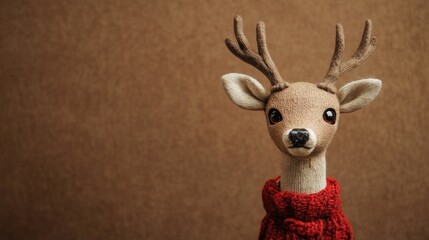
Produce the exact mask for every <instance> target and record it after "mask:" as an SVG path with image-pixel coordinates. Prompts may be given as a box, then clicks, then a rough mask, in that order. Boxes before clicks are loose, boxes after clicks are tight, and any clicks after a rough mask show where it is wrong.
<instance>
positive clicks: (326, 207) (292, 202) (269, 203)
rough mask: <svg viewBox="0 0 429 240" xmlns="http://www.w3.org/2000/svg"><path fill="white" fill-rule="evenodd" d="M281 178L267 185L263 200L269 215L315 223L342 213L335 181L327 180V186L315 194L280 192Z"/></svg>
mask: <svg viewBox="0 0 429 240" xmlns="http://www.w3.org/2000/svg"><path fill="white" fill-rule="evenodd" d="M279 179H280V177H277V178H274V179H271V180H268V181H267V182H266V183H265V186H264V189H263V192H262V198H263V202H264V208H265V210H266V211H267V213H268V214H270V215H272V216H273V217H278V218H283V219H286V218H294V219H297V220H301V221H313V220H316V219H322V218H327V217H329V216H331V215H332V214H334V213H337V212H338V211H341V201H340V199H339V195H340V187H339V185H338V182H337V181H336V180H335V179H331V178H327V186H326V188H325V189H323V190H322V191H320V192H317V193H313V194H298V193H293V192H287V191H280V183H279Z"/></svg>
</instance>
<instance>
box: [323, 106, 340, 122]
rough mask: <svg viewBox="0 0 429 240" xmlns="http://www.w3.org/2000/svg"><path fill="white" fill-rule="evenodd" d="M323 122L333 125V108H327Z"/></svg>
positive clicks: (335, 118)
mask: <svg viewBox="0 0 429 240" xmlns="http://www.w3.org/2000/svg"><path fill="white" fill-rule="evenodd" d="M323 120H325V122H327V123H329V124H332V125H334V124H335V121H336V120H337V114H336V113H335V110H334V109H333V108H328V109H326V110H325V112H324V113H323Z"/></svg>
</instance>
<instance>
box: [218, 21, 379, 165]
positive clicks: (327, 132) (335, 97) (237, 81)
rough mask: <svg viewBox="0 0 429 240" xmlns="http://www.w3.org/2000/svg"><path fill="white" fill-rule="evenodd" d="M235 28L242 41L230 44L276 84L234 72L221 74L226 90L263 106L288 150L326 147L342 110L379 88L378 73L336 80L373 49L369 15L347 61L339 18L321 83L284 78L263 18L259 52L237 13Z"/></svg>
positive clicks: (242, 101)
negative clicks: (270, 47) (337, 83)
mask: <svg viewBox="0 0 429 240" xmlns="http://www.w3.org/2000/svg"><path fill="white" fill-rule="evenodd" d="M234 32H235V36H236V39H237V42H238V46H237V44H235V43H234V42H233V41H232V40H231V39H229V38H227V39H226V40H225V43H226V45H227V47H228V49H229V50H230V51H231V52H232V53H233V54H234V55H236V56H237V57H238V58H240V59H242V60H243V61H245V62H247V63H249V64H251V65H253V66H255V67H256V68H257V69H259V70H260V71H261V72H262V73H264V74H265V76H267V78H268V79H269V80H270V82H271V84H272V87H271V93H270V94H269V93H267V91H266V90H265V89H264V87H263V86H262V85H261V84H260V83H259V82H258V81H257V80H256V79H254V78H252V77H250V76H247V75H244V74H239V73H230V74H227V75H224V76H223V77H222V81H223V86H224V88H225V91H226V93H227V94H228V96H229V97H230V98H231V100H232V101H233V102H234V103H235V104H236V105H238V106H239V107H241V108H244V109H248V110H263V111H264V113H265V116H266V119H267V126H268V131H269V133H270V136H271V138H272V139H273V141H274V143H275V144H276V145H277V147H278V148H279V149H280V150H281V151H282V152H284V153H285V154H289V155H292V156H296V157H303V156H309V155H312V154H318V153H320V152H323V151H325V150H326V148H327V147H328V145H329V143H330V141H331V139H332V137H333V135H334V134H335V132H336V130H337V126H338V122H339V115H340V113H347V112H353V111H356V110H358V109H360V108H362V107H364V106H366V105H367V104H369V103H370V102H371V101H372V100H373V99H374V98H375V97H376V96H377V94H378V92H379V90H380V88H381V81H380V80H377V79H362V80H358V81H354V82H351V83H348V84H346V85H345V86H343V87H342V88H341V89H339V90H338V91H337V89H336V88H335V86H334V83H335V81H336V80H337V79H338V78H339V76H340V75H341V74H343V73H344V72H346V71H349V70H351V69H353V68H355V67H357V66H358V65H359V64H360V63H362V62H363V61H364V60H365V59H366V58H367V57H368V56H369V55H370V54H371V53H372V52H373V50H374V49H375V44H376V41H375V38H373V37H371V21H370V20H367V21H366V24H365V30H364V33H363V36H362V41H361V43H360V45H359V47H358V49H357V51H356V52H355V54H354V55H353V57H352V58H351V59H350V60H348V61H344V62H341V60H340V57H341V54H342V52H343V48H344V34H343V29H342V26H341V25H340V24H337V31H336V34H337V35H336V45H335V52H334V56H333V57H332V61H331V65H330V68H329V70H328V73H327V74H326V76H325V79H324V81H323V82H322V83H319V84H317V85H315V84H312V83H306V82H297V83H288V82H285V81H284V80H283V79H282V77H281V76H280V74H279V72H278V71H277V68H276V66H275V64H274V62H273V61H272V59H271V56H270V54H269V52H268V48H267V45H266V40H265V26H264V23H262V22H259V23H258V24H257V28H256V38H257V43H258V44H257V45H258V53H256V52H254V51H253V50H252V49H251V48H250V46H249V43H248V41H247V39H246V37H245V35H244V33H243V23H242V20H241V17H239V16H236V17H235V18H234Z"/></svg>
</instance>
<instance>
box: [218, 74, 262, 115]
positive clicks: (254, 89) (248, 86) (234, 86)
mask: <svg viewBox="0 0 429 240" xmlns="http://www.w3.org/2000/svg"><path fill="white" fill-rule="evenodd" d="M221 79H222V83H223V87H224V89H225V92H226V94H228V96H229V98H230V99H231V100H232V101H233V102H234V103H235V104H236V105H237V106H239V107H241V108H243V109H247V110H264V109H265V105H266V103H267V101H268V97H269V94H268V93H267V91H266V90H265V88H264V87H263V86H262V85H261V84H260V83H259V82H258V80H256V79H254V78H252V77H250V76H247V75H244V74H240V73H229V74H226V75H223V76H222V78H221Z"/></svg>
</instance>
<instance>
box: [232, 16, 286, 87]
mask: <svg viewBox="0 0 429 240" xmlns="http://www.w3.org/2000/svg"><path fill="white" fill-rule="evenodd" d="M234 32H235V37H236V39H237V42H238V45H239V46H240V47H238V46H237V44H235V42H233V41H232V40H231V39H230V38H227V39H225V44H226V46H227V47H228V49H229V51H231V52H232V53H233V54H234V55H235V56H237V57H238V58H240V59H241V60H243V61H245V62H247V63H248V64H250V65H252V66H254V67H256V68H257V69H259V71H261V72H262V73H263V74H264V75H265V76H267V78H268V79H269V80H270V82H271V84H272V85H273V86H272V88H271V90H272V91H279V90H281V89H284V88H286V87H288V83H287V82H285V81H283V79H282V77H281V76H280V74H279V72H278V70H277V67H276V65H275V64H274V62H273V60H272V59H271V56H270V53H269V52H268V48H267V44H266V37H265V24H264V23H263V22H258V24H257V25H256V40H257V44H258V53H256V52H254V51H253V50H252V49H251V48H250V45H249V42H248V41H247V38H246V36H245V35H244V33H243V20H242V19H241V17H240V16H238V15H237V16H235V17H234Z"/></svg>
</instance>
